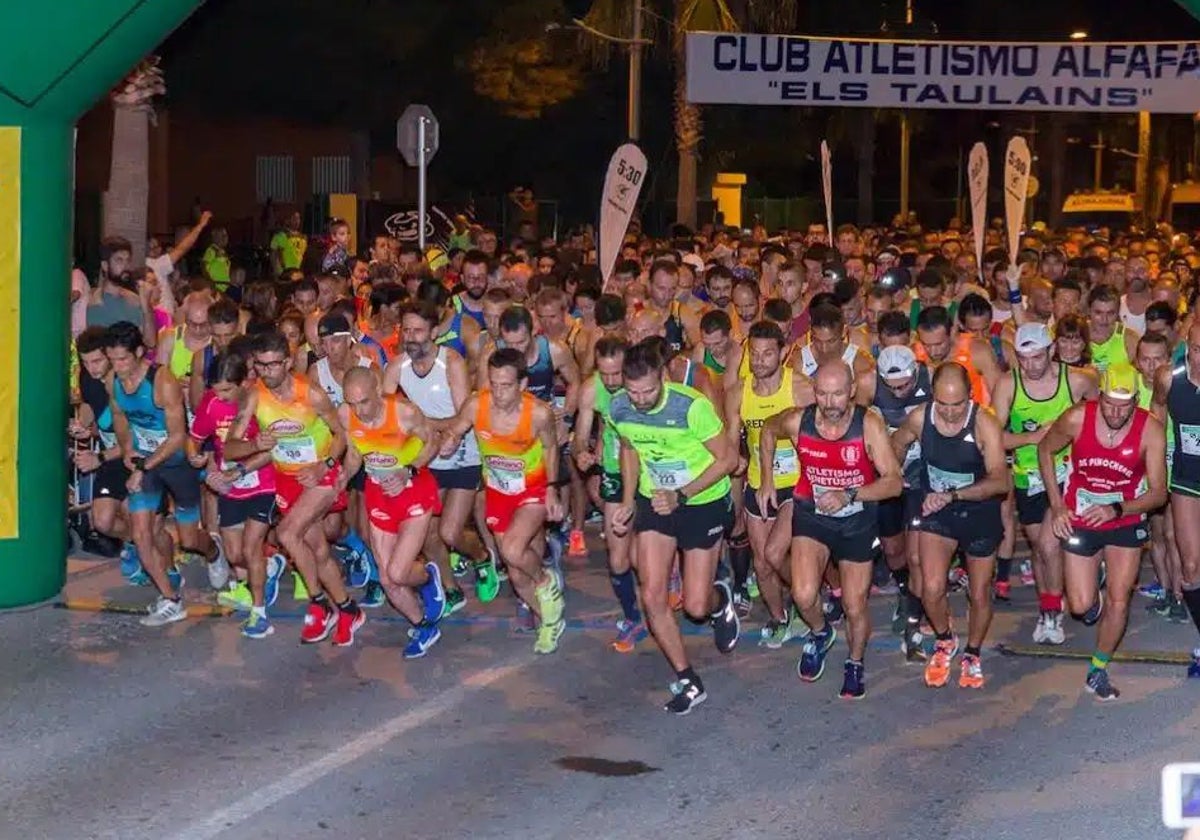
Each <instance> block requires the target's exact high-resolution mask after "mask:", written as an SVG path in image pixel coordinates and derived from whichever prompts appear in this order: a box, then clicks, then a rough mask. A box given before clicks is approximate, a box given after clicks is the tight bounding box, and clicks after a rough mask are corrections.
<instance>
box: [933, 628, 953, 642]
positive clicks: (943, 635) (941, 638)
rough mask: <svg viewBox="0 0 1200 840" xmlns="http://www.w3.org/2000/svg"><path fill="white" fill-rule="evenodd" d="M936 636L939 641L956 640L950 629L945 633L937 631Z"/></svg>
mask: <svg viewBox="0 0 1200 840" xmlns="http://www.w3.org/2000/svg"><path fill="white" fill-rule="evenodd" d="M935 636H936V638H937V640H938V641H939V642H952V641H954V634H953V633H952V632H950V631H949V630H947V631H946V632H945V633H935Z"/></svg>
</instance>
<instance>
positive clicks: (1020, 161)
mask: <svg viewBox="0 0 1200 840" xmlns="http://www.w3.org/2000/svg"><path fill="white" fill-rule="evenodd" d="M1028 197H1029V146H1027V145H1026V144H1025V138H1024V137H1014V138H1013V139H1011V140H1009V141H1008V150H1007V151H1005V153H1004V227H1005V229H1006V230H1007V231H1008V261H1009V262H1010V263H1012V264H1013V265H1016V264H1017V250H1018V248H1020V245H1021V229H1022V228H1023V227H1025V200H1026V199H1027V198H1028Z"/></svg>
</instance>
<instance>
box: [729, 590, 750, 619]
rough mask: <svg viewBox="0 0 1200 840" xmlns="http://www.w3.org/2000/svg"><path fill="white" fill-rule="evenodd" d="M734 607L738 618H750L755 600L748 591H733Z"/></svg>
mask: <svg viewBox="0 0 1200 840" xmlns="http://www.w3.org/2000/svg"><path fill="white" fill-rule="evenodd" d="M733 608H734V609H735V610H737V614H738V618H749V617H750V611H751V610H753V609H754V602H753V601H751V600H750V596H749V595H748V594H746V592H744V591H742V590H740V589H739V590H738V591H737V592H734V593H733Z"/></svg>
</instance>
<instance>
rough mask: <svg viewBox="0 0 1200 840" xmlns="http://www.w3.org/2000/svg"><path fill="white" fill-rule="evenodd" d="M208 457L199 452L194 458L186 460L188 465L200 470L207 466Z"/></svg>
mask: <svg viewBox="0 0 1200 840" xmlns="http://www.w3.org/2000/svg"><path fill="white" fill-rule="evenodd" d="M208 456H209V453H207V452H200V453H198V454H197V455H196V456H195V457H190V458H188V463H189V464H191V465H192V466H193V467H195V468H196V469H198V470H202V469H204V468H205V467H206V466H208Z"/></svg>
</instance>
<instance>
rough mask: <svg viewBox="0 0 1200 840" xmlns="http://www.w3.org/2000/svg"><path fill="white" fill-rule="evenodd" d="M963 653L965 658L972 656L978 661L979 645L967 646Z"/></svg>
mask: <svg viewBox="0 0 1200 840" xmlns="http://www.w3.org/2000/svg"><path fill="white" fill-rule="evenodd" d="M963 653H965V654H966V655H967V656H974V657H975V658H976V659H978V658H979V645H967V646H966V647H965V648H964V649H963Z"/></svg>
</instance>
